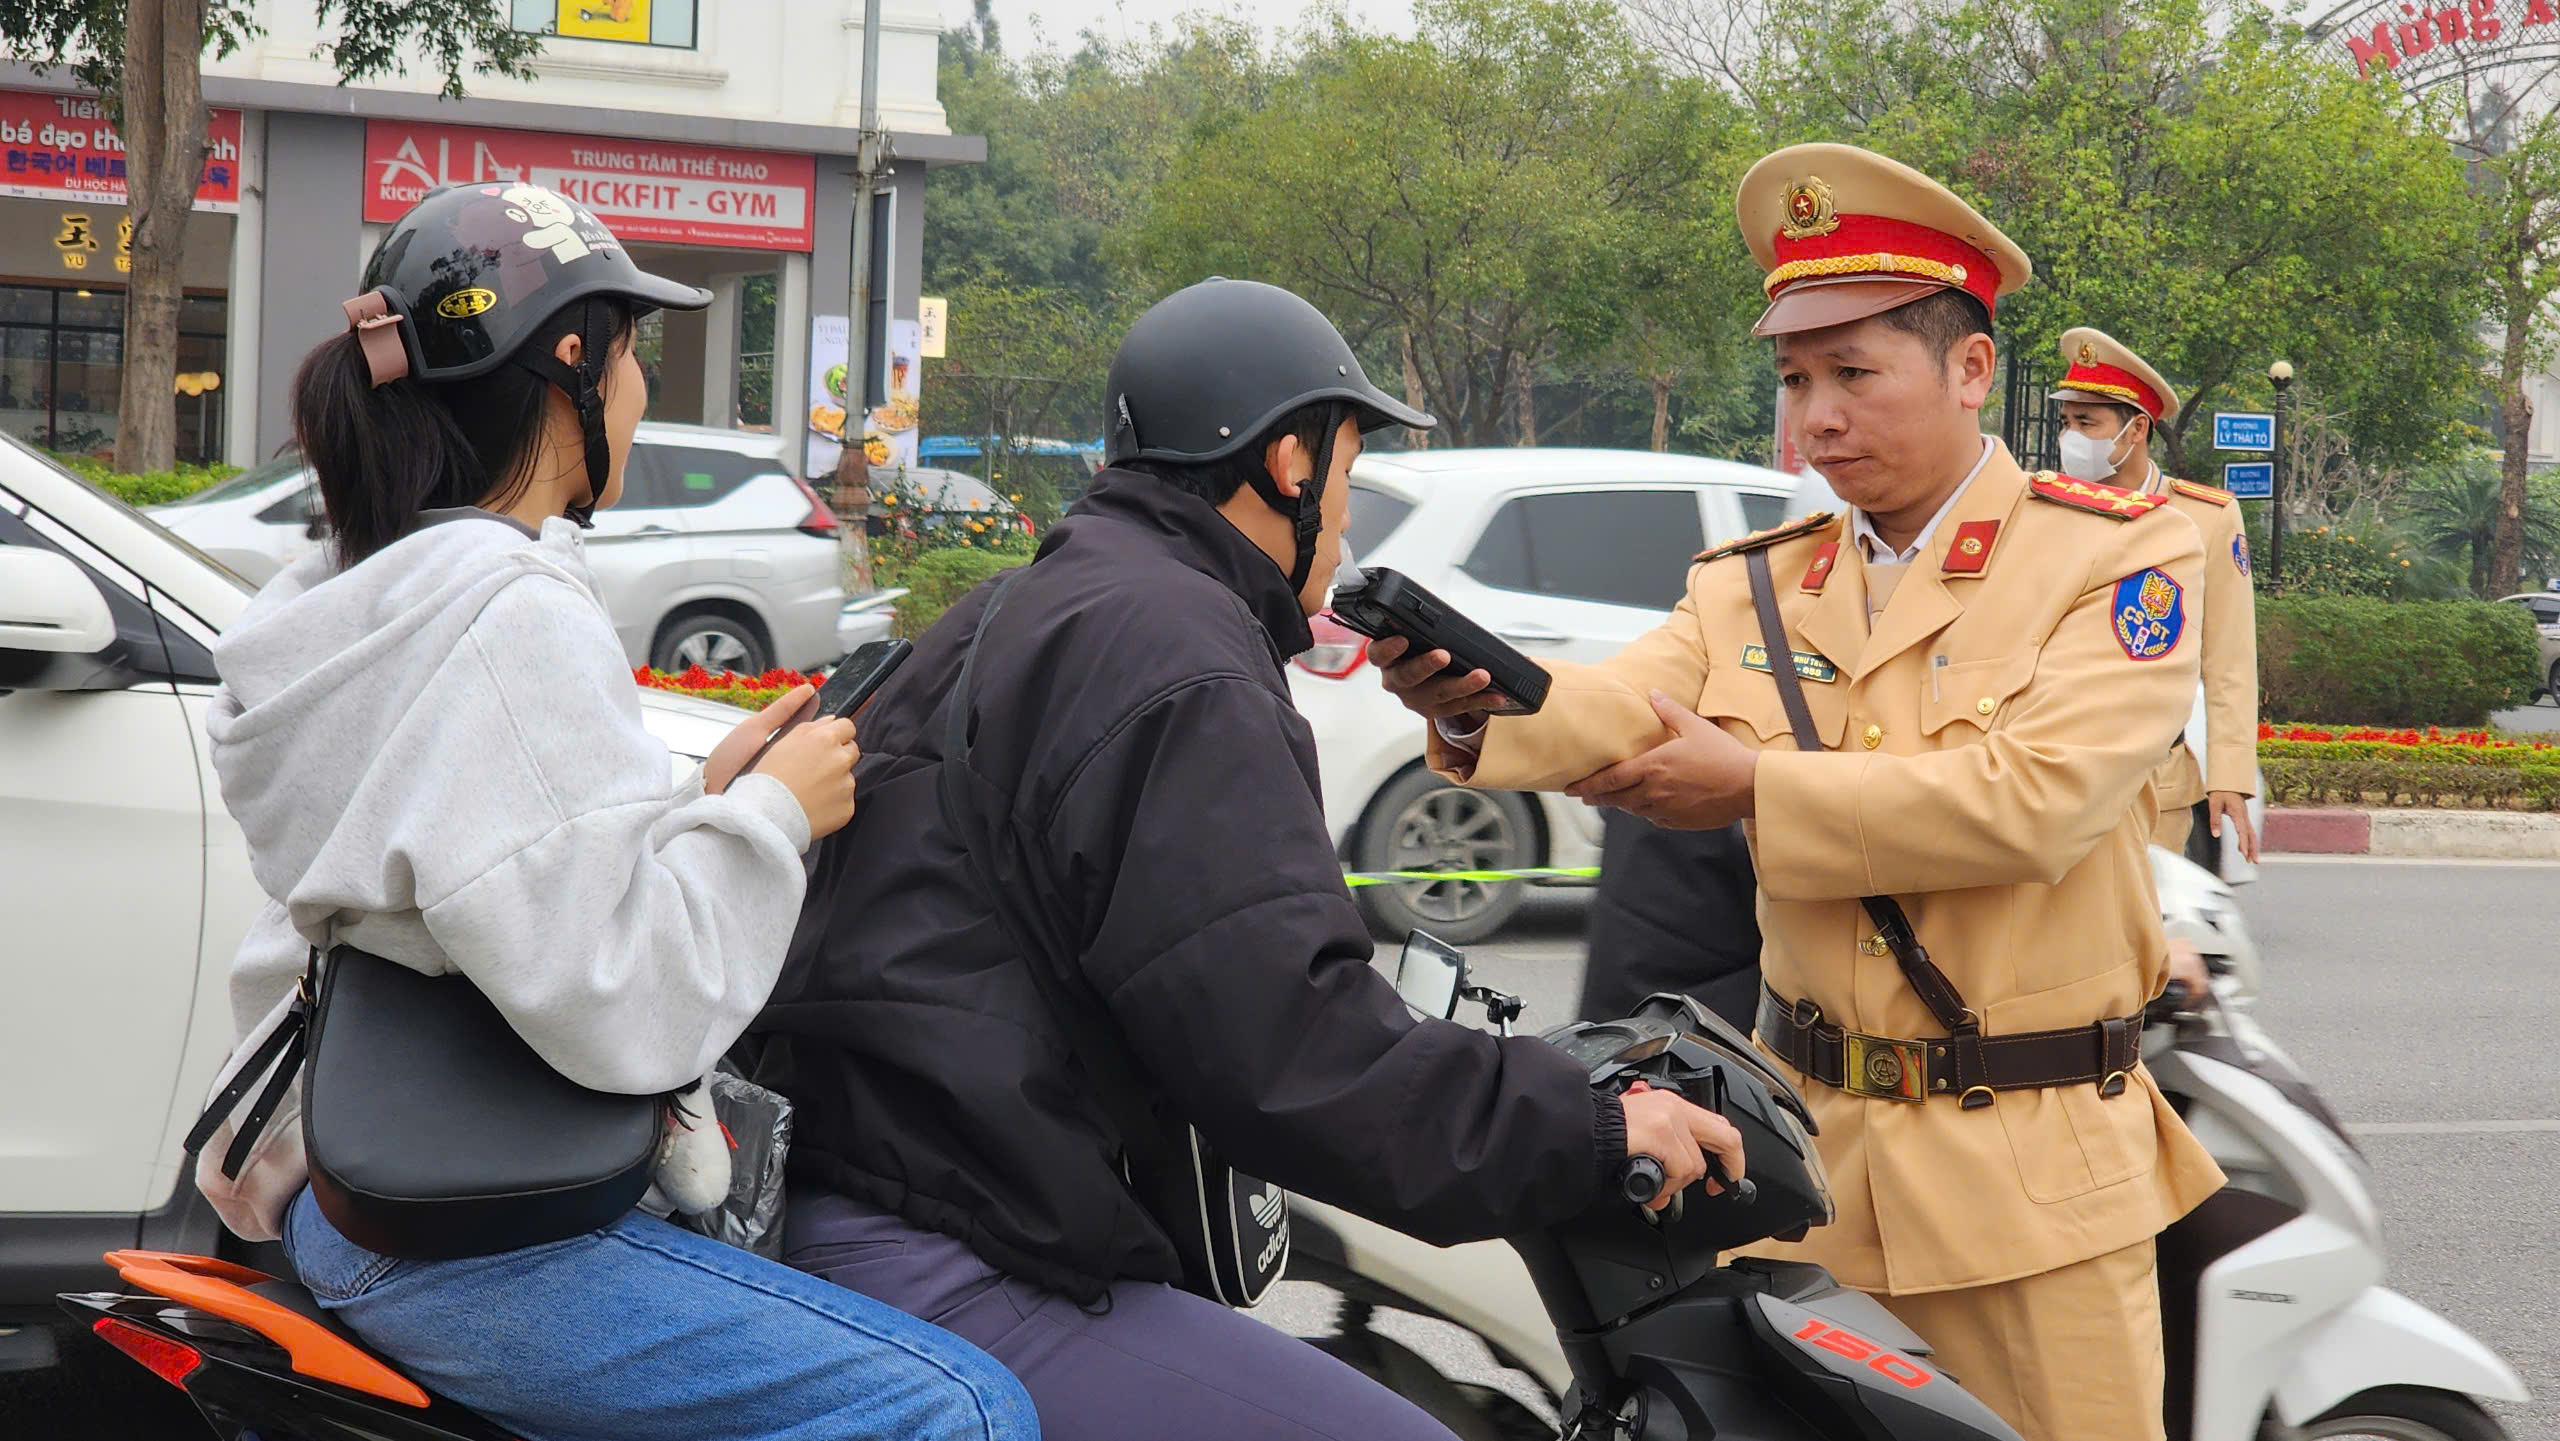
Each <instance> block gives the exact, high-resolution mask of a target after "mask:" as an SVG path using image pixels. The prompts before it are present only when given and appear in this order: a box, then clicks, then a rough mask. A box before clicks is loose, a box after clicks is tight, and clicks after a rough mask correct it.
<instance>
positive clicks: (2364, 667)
mask: <svg viewBox="0 0 2560 1441" xmlns="http://www.w3.org/2000/svg"><path fill="white" fill-rule="evenodd" d="M2541 671H2542V651H2541V646H2540V642H2539V641H2538V640H2537V639H2536V637H2535V634H2534V628H2533V620H2532V617H2530V616H2528V615H2526V614H2525V612H2524V611H2523V610H2522V609H2521V608H2519V607H2517V606H2512V605H2501V604H2497V603H2494V602H2489V601H2471V600H2442V601H2384V600H2375V599H2371V598H2369V597H2364V596H2294V595H2285V596H2267V597H2262V598H2261V599H2260V600H2259V601H2258V688H2259V693H2258V710H2259V713H2260V714H2261V715H2315V716H2358V717H2361V718H2362V719H2364V720H2365V721H2368V722H2371V723H2373V724H2376V725H2382V726H2455V727H2466V726H2479V725H2484V724H2486V723H2487V722H2488V719H2489V716H2490V715H2491V713H2492V712H2495V711H2500V710H2504V709H2506V708H2508V707H2510V706H2517V705H2522V704H2524V703H2525V702H2526V701H2529V700H2531V699H2532V698H2533V693H2534V691H2535V690H2536V689H2537V688H2538V685H2539V682H2540V680H2541Z"/></svg>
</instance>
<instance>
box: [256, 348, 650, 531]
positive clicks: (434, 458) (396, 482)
mask: <svg viewBox="0 0 2560 1441" xmlns="http://www.w3.org/2000/svg"><path fill="white" fill-rule="evenodd" d="M590 305H602V306H606V307H608V309H609V313H610V315H611V317H612V326H611V329H612V335H613V341H612V353H615V354H619V353H620V352H621V350H622V348H623V347H624V346H625V345H628V344H629V343H630V342H631V337H632V331H633V320H634V317H633V314H632V309H631V307H630V306H629V305H628V304H626V303H625V302H623V301H620V300H614V299H607V298H603V297H592V298H589V299H588V300H586V301H584V302H582V303H573V304H570V305H566V306H563V307H561V309H560V310H559V311H558V312H557V313H555V314H554V315H552V316H551V318H550V319H548V320H545V321H544V322H543V323H542V324H541V325H539V326H536V327H535V328H534V329H533V331H532V332H531V333H530V334H529V335H528V336H527V337H526V340H525V349H527V350H538V351H539V352H540V353H542V354H545V355H547V354H550V353H551V352H552V351H553V350H554V349H556V348H557V347H558V346H559V344H560V337H562V336H564V335H578V334H583V333H584V332H585V326H584V321H585V318H586V309H587V306H590ZM518 353H519V354H521V353H522V352H521V351H519V352H518ZM558 393H559V391H558V389H557V387H555V386H553V385H552V383H551V382H550V381H548V380H546V379H544V378H542V377H541V376H539V375H536V374H534V373H533V372H531V371H529V370H526V369H525V368H524V367H522V366H520V365H501V366H499V367H497V368H496V369H494V370H491V371H489V372H488V373H487V374H484V375H478V376H474V377H472V378H471V379H469V380H452V381H441V382H433V383H430V382H427V381H422V380H419V379H417V378H416V377H414V376H402V377H401V378H400V379H398V380H394V381H391V382H389V383H387V384H384V385H379V386H377V385H375V384H374V383H373V373H372V371H371V369H370V368H369V367H368V366H367V365H366V364H365V358H364V350H363V347H362V345H361V344H360V343H359V342H358V341H357V338H356V333H355V332H354V331H352V330H348V331H342V332H340V333H339V334H337V335H334V336H331V337H330V338H329V339H327V340H324V341H322V342H321V343H320V344H319V345H317V346H315V347H314V348H313V349H312V351H311V354H310V355H308V356H306V357H304V359H303V362H302V368H301V369H300V370H299V371H297V372H295V374H294V377H293V439H294V444H295V445H297V446H299V447H300V448H301V450H302V455H303V459H304V460H306V461H308V462H309V463H310V465H311V469H312V471H313V472H314V473H315V474H316V475H317V476H318V477H319V481H320V500H321V503H322V504H323V505H324V506H326V507H327V508H328V516H329V531H330V536H331V545H332V547H333V548H334V550H335V551H336V554H337V558H338V564H339V566H340V568H342V569H344V568H348V567H352V566H354V565H356V564H357V563H359V562H361V561H363V560H364V559H365V558H366V557H368V556H370V555H372V554H374V553H375V552H376V551H379V550H381V549H382V548H383V547H385V546H388V545H390V544H391V543H392V542H394V541H396V540H398V539H400V538H401V537H402V536H405V535H407V534H409V533H410V532H411V531H413V530H415V529H417V527H418V513H419V512H420V511H424V510H438V509H443V508H446V507H450V506H463V505H479V504H482V503H484V502H486V503H489V504H492V505H495V506H500V507H503V506H506V505H509V504H512V503H513V502H514V501H515V499H516V498H517V497H518V496H521V495H522V494H524V491H525V488H526V487H527V486H529V485H531V484H532V483H533V474H532V464H533V451H534V440H535V437H537V436H539V435H541V433H542V424H543V407H544V406H545V405H546V404H548V403H549V398H550V397H551V396H553V395H556V394H558ZM601 498H602V497H598V499H601Z"/></svg>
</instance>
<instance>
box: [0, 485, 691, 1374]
mask: <svg viewBox="0 0 2560 1441" xmlns="http://www.w3.org/2000/svg"><path fill="white" fill-rule="evenodd" d="M249 596H250V590H249V587H248V586H247V585H246V584H245V583H243V582H242V581H241V580H240V579H239V578H238V577H237V576H234V575H232V574H231V573H230V572H228V571H226V570H224V569H223V568H222V567H221V566H219V565H217V564H215V563H214V562H213V561H211V560H209V559H208V558H206V557H205V556H204V555H202V554H201V553H199V552H197V551H196V550H195V549H193V548H192V547H190V546H188V545H187V544H185V543H184V542H182V541H180V540H178V539H177V538H176V537H174V536H172V535H170V534H169V533H168V532H167V531H165V530H163V529H162V528H161V527H160V526H158V525H156V524H154V523H152V522H151V521H150V520H149V519H147V518H146V517H144V516H143V515H142V514H141V513H140V512H138V511H135V510H133V509H131V508H130V507H128V506H126V505H124V504H123V503H122V502H120V501H117V500H115V499H113V498H111V497H109V496H107V495H105V494H103V493H101V492H99V491H97V490H96V489H94V488H92V487H91V486H89V485H88V484H87V483H86V482H84V481H81V480H79V479H78V478H76V477H74V476H73V475H71V474H70V473H69V472H67V471H65V470H63V469H61V468H60V467H58V466H56V465H55V464H53V462H51V461H50V460H47V459H46V458H44V457H43V456H41V455H39V454H37V453H36V452H35V451H32V450H30V449H28V448H27V447H26V446H24V445H21V444H19V443H18V442H17V441H16V440H14V439H12V438H9V437H6V436H0V925H5V927H6V929H5V931H0V996H5V997H6V998H7V999H6V1001H5V1003H0V1096H8V1097H10V1098H11V1101H10V1104H9V1105H7V1106H6V1107H0V1371H6V1370H8V1369H10V1367H11V1366H12V1364H23V1363H25V1362H26V1361H27V1360H28V1359H29V1357H28V1355H27V1348H28V1347H29V1346H31V1345H36V1344H39V1343H41V1342H43V1341H44V1339H45V1333H44V1332H42V1331H37V1330H30V1331H27V1332H24V1333H13V1331H12V1329H11V1328H13V1327H18V1326H21V1325H25V1324H27V1323H31V1322H39V1323H40V1322H48V1321H54V1320H58V1319H59V1317H58V1316H57V1315H56V1314H55V1312H54V1309H53V1300H52V1297H53V1295H54V1293H56V1292H59V1291H73V1290H86V1289H92V1288H94V1287H96V1286H99V1285H102V1284H104V1283H105V1281H106V1280H107V1277H106V1274H105V1273H104V1271H103V1269H102V1268H101V1267H100V1265H99V1261H98V1258H99V1256H100V1255H101V1254H102V1253H104V1252H106V1251H108V1250H110V1249H113V1248H116V1247H130V1246H134V1245H137V1244H139V1245H143V1246H149V1247H162V1248H166V1249H173V1250H182V1251H201V1252H204V1253H205V1254H212V1252H213V1249H214V1247H215V1246H216V1245H217V1244H218V1242H219V1239H220V1238H219V1231H218V1227H217V1225H216V1223H215V1222H214V1219H213V1215H212V1212H211V1210H210V1209H209V1208H207V1207H205V1206H204V1205H203V1204H202V1202H201V1200H200V1198H198V1197H197V1195H196V1191H195V1188H194V1187H193V1186H191V1185H183V1184H181V1179H180V1176H179V1159H180V1158H179V1143H180V1138H181V1137H183V1136H184V1135H185V1133H186V1129H187V1125H188V1123H189V1122H191V1121H192V1120H194V1118H195V1113H196V1112H197V1110H198V1109H200V1108H201V1107H202V1106H203V1104H204V1101H205V1095H206V1091H207V1090H208V1089H209V1087H210V1086H211V1084H212V1080H213V1075H214V1072H215V1071H216V1070H217V1069H218V1068H219V1066H220V1064H221V1062H222V1058H223V1057H224V1056H225V1055H226V1054H228V1053H229V1051H230V1049H231V1042H232V1035H231V1025H232V1022H231V1003H230V999H229V996H228V995H227V994H226V990H225V985H224V979H225V976H226V974H227V973H228V971H229V969H230V964H231V958H232V955H233V953H234V952H235V951H237V950H238V949H239V945H240V938H241V937H242V935H244V934H245V933H246V932H247V930H248V927H249V922H250V920H251V918H252V917H253V916H254V915H255V914H256V913H257V909H258V907H259V906H260V905H261V904H262V898H261V896H260V894H259V891H258V885H257V882H256V880H254V879H253V878H252V877H251V875H250V873H249V857H248V851H247V846H246V844H245V843H244V841H243V840H242V838H241V835H240V831H239V828H238V827H237V826H235V825H233V824H232V821H231V817H230V814H229V813H228V812H227V811H225V810H224V809H223V806H222V796H221V793H220V791H219V790H218V789H217V788H216V782H215V779H214V772H213V764H212V760H211V758H210V756H209V755H208V754H207V751H206V740H205V729H204V721H205V713H206V711H207V709H208V708H209V707H210V705H211V703H212V699H213V694H214V687H215V676H214V669H213V657H212V651H211V647H212V645H213V642H214V639H215V637H216V636H218V635H219V634H220V633H221V632H222V630H223V628H224V627H225V626H227V625H230V624H231V623H233V621H234V620H235V619H236V618H237V617H238V616H239V614H240V612H241V610H242V609H243V608H244V607H245V606H247V604H248V602H249ZM641 713H642V715H643V716H644V717H645V718H646V720H647V723H648V726H649V729H650V731H651V733H652V734H654V735H656V736H657V737H658V739H659V740H661V741H663V742H665V743H666V745H667V746H668V748H669V749H670V750H671V751H673V752H674V753H675V763H674V769H675V772H676V773H677V774H679V775H681V774H686V773H690V771H691V770H692V768H693V767H694V766H696V765H699V764H700V760H701V757H703V756H704V755H707V754H709V753H710V750H711V747H712V746H713V745H714V744H716V743H717V742H718V741H719V740H720V738H721V737H722V736H724V735H726V734H727V733H728V731H729V729H730V727H731V726H733V725H735V724H736V723H737V721H738V719H739V712H737V711H736V710H733V709H731V708H729V707H726V706H719V705H713V704H711V703H709V702H706V701H701V700H697V699H694V698H691V697H687V696H679V695H673V694H669V693H668V692H665V691H644V692H642V694H641ZM35 1359H39V1360H40V1359H41V1357H40V1356H38V1357H36V1358H35ZM5 1410H6V1408H5V1406H0V1411H5Z"/></svg>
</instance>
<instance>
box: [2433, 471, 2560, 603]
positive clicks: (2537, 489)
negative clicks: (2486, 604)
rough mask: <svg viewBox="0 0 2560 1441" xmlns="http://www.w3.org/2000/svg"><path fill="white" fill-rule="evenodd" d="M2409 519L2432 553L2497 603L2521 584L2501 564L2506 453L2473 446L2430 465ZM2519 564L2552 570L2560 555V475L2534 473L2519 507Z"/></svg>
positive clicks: (2476, 591) (2478, 592) (2474, 589)
mask: <svg viewBox="0 0 2560 1441" xmlns="http://www.w3.org/2000/svg"><path fill="white" fill-rule="evenodd" d="M2404 508H2405V511H2406V513H2407V518H2408V523H2409V525H2410V527H2411V528H2412V530H2413V532H2414V533H2415V534H2416V535H2417V536H2418V538H2419V539H2420V541H2421V542H2422V543H2423V544H2424V545H2425V546H2426V548H2427V550H2428V551H2429V552H2430V553H2431V554H2432V555H2433V556H2435V557H2437V558H2438V559H2440V560H2441V561H2443V562H2444V563H2446V564H2448V565H2451V566H2454V567H2456V568H2457V574H2460V575H2462V576H2464V578H2465V579H2466V581H2467V586H2468V589H2469V591H2470V593H2471V594H2472V595H2474V596H2477V597H2479V598H2480V599H2482V600H2495V599H2496V598H2498V597H2499V596H2502V595H2506V594H2508V593H2509V592H2511V591H2513V590H2515V589H2516V588H2517V583H2516V572H2515V571H2513V570H2509V571H2506V572H2501V571H2500V570H2499V569H2498V560H2497V556H2498V549H2499V544H2500V539H2501V537H2500V532H2501V530H2502V529H2503V527H2504V525H2505V523H2506V518H2507V498H2506V482H2505V475H2504V465H2503V464H2502V456H2501V455H2500V453H2499V452H2498V451H2494V450H2477V449H2475V450H2470V451H2466V452H2464V453H2463V454H2462V455H2461V456H2459V457H2457V458H2455V459H2454V460H2452V461H2449V462H2447V463H2445V464H2443V465H2439V466H2435V467H2432V468H2430V469H2429V470H2428V471H2426V472H2425V473H2423V474H2421V475H2419V476H2417V477H2416V478H2414V479H2413V480H2412V481H2411V482H2410V485H2409V488H2408V492H2407V496H2406V505H2405V507H2404ZM2519 510H2520V516H2519V519H2520V521H2521V524H2520V525H2519V526H2518V527H2517V529H2518V545H2517V555H2518V558H2519V564H2528V563H2529V564H2533V565H2536V566H2538V567H2541V568H2543V570H2544V573H2545V574H2549V573H2550V571H2549V568H2550V566H2551V564H2552V561H2553V558H2554V557H2560V476H2534V477H2532V478H2531V479H2530V480H2529V482H2528V484H2527V486H2526V493H2525V502H2524V504H2523V505H2522V506H2521V507H2519Z"/></svg>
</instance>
